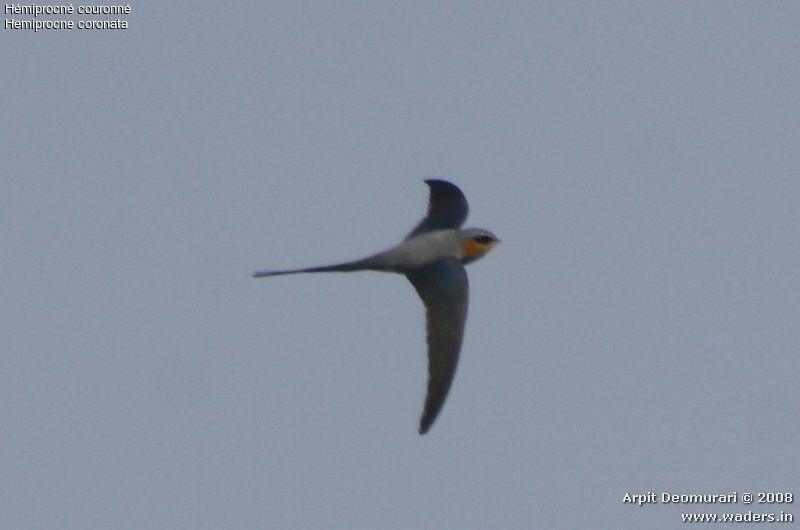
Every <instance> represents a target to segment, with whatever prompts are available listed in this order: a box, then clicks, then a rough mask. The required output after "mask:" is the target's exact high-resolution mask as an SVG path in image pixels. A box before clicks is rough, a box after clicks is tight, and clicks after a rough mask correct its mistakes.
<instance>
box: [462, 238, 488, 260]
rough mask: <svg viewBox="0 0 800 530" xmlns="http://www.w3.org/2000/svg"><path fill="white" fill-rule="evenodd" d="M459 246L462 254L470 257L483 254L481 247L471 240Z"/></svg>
mask: <svg viewBox="0 0 800 530" xmlns="http://www.w3.org/2000/svg"><path fill="white" fill-rule="evenodd" d="M461 246H462V248H463V249H464V254H466V255H467V256H470V257H471V256H477V255H478V254H481V253H482V252H483V245H481V244H480V243H478V242H476V241H473V240H472V239H467V240H466V241H464V243H462V245H461Z"/></svg>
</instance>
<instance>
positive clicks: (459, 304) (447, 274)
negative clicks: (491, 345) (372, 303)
mask: <svg viewBox="0 0 800 530" xmlns="http://www.w3.org/2000/svg"><path fill="white" fill-rule="evenodd" d="M406 276H407V277H408V279H409V280H410V281H411V284H412V285H413V286H414V288H415V289H416V290H417V293H418V294H419V296H420V298H422V301H423V303H424V304H425V308H426V310H427V311H426V313H427V331H428V393H427V396H426V398H425V408H424V410H423V412H422V417H421V418H420V425H419V433H420V434H425V433H426V432H427V431H428V429H430V427H431V425H432V424H433V422H434V420H435V419H436V416H437V415H438V414H439V411H440V410H441V409H442V405H444V401H445V399H446V398H447V392H448V391H449V390H450V384H451V383H452V382H453V376H454V375H455V373H456V366H457V365H458V355H459V352H460V351H461V339H462V338H463V336H464V323H465V321H466V319H467V305H468V300H469V281H468V280H467V271H466V270H465V269H464V266H463V265H462V264H461V263H459V262H458V261H457V260H456V259H454V258H446V259H442V260H439V261H435V262H433V263H431V264H430V265H427V266H425V267H422V268H420V269H417V270H414V271H411V272H409V273H407V274H406Z"/></svg>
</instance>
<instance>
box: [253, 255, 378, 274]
mask: <svg viewBox="0 0 800 530" xmlns="http://www.w3.org/2000/svg"><path fill="white" fill-rule="evenodd" d="M366 270H384V268H383V267H380V266H379V265H378V263H377V261H376V260H375V257H374V256H371V257H369V258H364V259H360V260H357V261H348V262H347V263H337V264H336V265H323V266H321V267H308V268H305V269H290V270H285V271H256V272H254V273H253V278H265V277H267V276H281V275H284V274H298V273H301V272H353V271H366Z"/></svg>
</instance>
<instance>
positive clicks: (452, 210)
mask: <svg viewBox="0 0 800 530" xmlns="http://www.w3.org/2000/svg"><path fill="white" fill-rule="evenodd" d="M425 183H426V184H427V185H428V186H429V187H430V189H431V193H430V198H429V200H428V214H427V215H426V216H425V219H423V220H422V221H420V223H419V224H418V225H417V226H416V227H415V228H414V230H412V231H411V233H410V234H408V237H413V236H415V235H417V234H421V233H423V232H432V231H434V230H444V229H447V228H458V227H460V226H461V225H462V224H464V221H466V220H467V214H468V213H469V204H467V198H466V197H464V193H463V192H462V191H461V190H460V189H458V186H456V185H455V184H451V183H450V182H447V181H446V180H435V179H429V180H426V181H425Z"/></svg>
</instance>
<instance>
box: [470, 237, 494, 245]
mask: <svg viewBox="0 0 800 530" xmlns="http://www.w3.org/2000/svg"><path fill="white" fill-rule="evenodd" d="M474 240H475V242H477V243H480V244H481V245H486V244H488V243H491V242H492V241H493V239H492V238H491V237H489V236H477V237H475V238H474Z"/></svg>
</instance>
